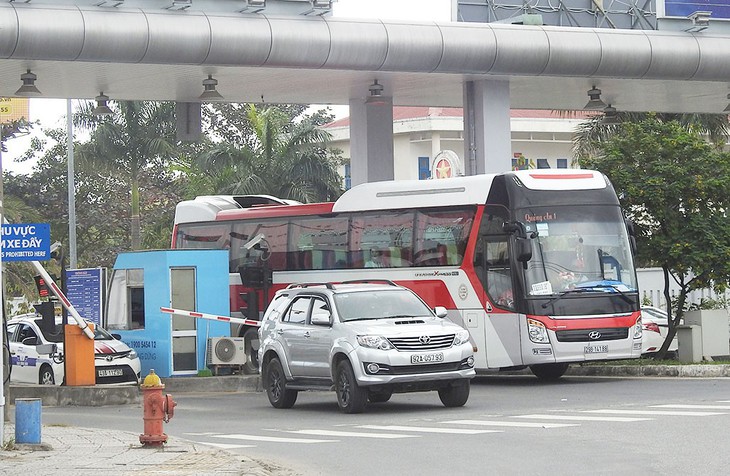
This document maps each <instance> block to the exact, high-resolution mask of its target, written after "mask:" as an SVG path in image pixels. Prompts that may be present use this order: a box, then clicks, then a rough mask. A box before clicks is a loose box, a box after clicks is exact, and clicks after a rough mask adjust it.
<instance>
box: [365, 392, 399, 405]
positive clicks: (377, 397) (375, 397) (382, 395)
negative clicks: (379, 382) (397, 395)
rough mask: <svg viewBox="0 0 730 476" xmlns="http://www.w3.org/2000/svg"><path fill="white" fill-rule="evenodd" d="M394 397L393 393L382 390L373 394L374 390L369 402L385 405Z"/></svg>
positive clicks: (369, 395) (370, 394)
mask: <svg viewBox="0 0 730 476" xmlns="http://www.w3.org/2000/svg"><path fill="white" fill-rule="evenodd" d="M391 396H393V392H392V391H390V390H382V391H380V392H373V391H372V390H371V391H370V392H369V393H368V401H369V402H370V403H385V402H387V401H388V400H390V397H391Z"/></svg>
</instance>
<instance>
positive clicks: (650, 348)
mask: <svg viewBox="0 0 730 476" xmlns="http://www.w3.org/2000/svg"><path fill="white" fill-rule="evenodd" d="M641 325H642V327H643V330H644V332H643V334H642V337H641V344H642V348H641V353H642V355H652V354H656V353H657V352H658V351H659V349H661V348H662V345H663V344H664V340H665V339H666V337H667V334H668V333H669V323H668V322H667V313H666V311H663V310H661V309H659V308H656V307H651V306H641ZM677 349H679V345H678V343H677V336H676V335H675V336H674V339H673V340H672V343H671V344H670V345H669V349H667V356H668V357H672V356H676V355H677Z"/></svg>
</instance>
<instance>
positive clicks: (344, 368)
mask: <svg viewBox="0 0 730 476" xmlns="http://www.w3.org/2000/svg"><path fill="white" fill-rule="evenodd" d="M335 382H336V383H335V391H336V392H337V404H338V405H339V407H340V410H341V411H342V412H343V413H362V412H363V411H364V410H365V405H366V404H367V402H368V391H367V390H366V389H364V388H362V387H360V386H359V385H358V384H357V380H355V372H353V370H352V365H350V362H348V361H347V360H343V361H342V362H340V363H339V364H338V365H337V372H336V375H335Z"/></svg>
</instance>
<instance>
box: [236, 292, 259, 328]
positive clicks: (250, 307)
mask: <svg viewBox="0 0 730 476" xmlns="http://www.w3.org/2000/svg"><path fill="white" fill-rule="evenodd" d="M240 296H241V299H242V300H243V302H245V303H246V307H245V308H244V307H242V308H241V309H240V311H241V314H243V315H244V316H246V317H248V318H249V319H252V320H254V321H258V320H259V296H258V294H256V291H249V292H247V293H240Z"/></svg>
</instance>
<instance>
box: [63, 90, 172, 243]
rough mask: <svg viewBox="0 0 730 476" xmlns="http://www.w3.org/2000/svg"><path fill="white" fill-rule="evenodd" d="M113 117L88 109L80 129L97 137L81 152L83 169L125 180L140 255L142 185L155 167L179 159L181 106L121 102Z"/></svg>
mask: <svg viewBox="0 0 730 476" xmlns="http://www.w3.org/2000/svg"><path fill="white" fill-rule="evenodd" d="M110 107H111V108H112V110H113V111H114V113H113V114H111V115H109V116H103V117H100V116H96V115H94V114H93V113H92V111H93V109H94V105H93V103H91V102H87V103H85V104H83V105H82V106H81V108H80V110H79V112H77V113H76V114H74V123H75V124H76V125H78V126H80V127H82V128H84V129H87V130H89V131H90V132H91V137H90V140H89V141H88V142H86V143H83V144H80V145H79V147H78V148H77V152H78V157H79V161H78V162H79V165H80V166H81V167H85V168H93V169H96V170H98V171H99V172H100V173H106V174H108V176H113V177H115V178H119V179H121V180H123V181H124V182H125V184H126V185H127V187H128V190H129V192H130V223H131V228H130V229H131V248H132V249H133V250H137V249H140V247H141V245H142V240H141V223H140V180H141V177H142V175H143V174H144V173H145V171H146V170H147V169H148V168H150V167H153V168H154V167H155V166H157V167H160V166H164V164H165V163H166V162H167V161H169V160H170V158H171V157H173V156H174V155H175V105H174V103H171V102H152V101H118V102H112V103H110Z"/></svg>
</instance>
